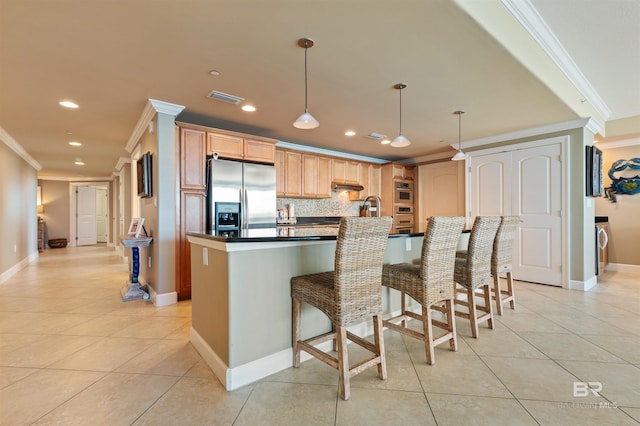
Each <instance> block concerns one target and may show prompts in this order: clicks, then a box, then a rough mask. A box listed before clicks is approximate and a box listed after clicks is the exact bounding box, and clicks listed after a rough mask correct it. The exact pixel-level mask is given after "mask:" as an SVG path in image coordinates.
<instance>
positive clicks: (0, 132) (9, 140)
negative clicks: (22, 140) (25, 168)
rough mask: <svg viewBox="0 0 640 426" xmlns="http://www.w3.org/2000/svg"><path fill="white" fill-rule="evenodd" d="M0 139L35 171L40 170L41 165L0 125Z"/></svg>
mask: <svg viewBox="0 0 640 426" xmlns="http://www.w3.org/2000/svg"><path fill="white" fill-rule="evenodd" d="M0 141H2V142H4V144H5V145H7V146H8V147H9V148H11V150H12V151H13V152H15V153H16V154H18V155H19V156H20V157H22V159H23V160H24V161H26V162H27V163H29V165H30V166H31V167H33V168H34V169H36V170H37V171H40V170H42V165H41V164H40V163H38V162H37V161H36V160H35V159H34V158H33V157H32V156H30V155H29V154H28V153H27V151H25V149H24V148H23V147H22V145H20V144H19V143H18V141H16V140H15V139H14V138H13V137H11V135H10V134H9V133H7V131H6V130H4V129H3V128H2V127H0Z"/></svg>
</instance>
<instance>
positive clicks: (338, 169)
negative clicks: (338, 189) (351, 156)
mask: <svg viewBox="0 0 640 426" xmlns="http://www.w3.org/2000/svg"><path fill="white" fill-rule="evenodd" d="M331 163H332V180H333V181H334V182H340V183H354V184H359V183H360V169H361V167H362V163H360V162H358V161H353V160H343V159H338V158H334V159H332V160H331Z"/></svg>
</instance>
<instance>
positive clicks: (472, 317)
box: [467, 289, 478, 338]
mask: <svg viewBox="0 0 640 426" xmlns="http://www.w3.org/2000/svg"><path fill="white" fill-rule="evenodd" d="M467 302H468V303H469V322H470V323H471V335H472V336H473V337H475V338H477V337H478V313H477V312H476V298H475V292H474V291H473V290H470V289H467Z"/></svg>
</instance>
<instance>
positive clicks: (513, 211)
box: [469, 144, 562, 286]
mask: <svg viewBox="0 0 640 426" xmlns="http://www.w3.org/2000/svg"><path fill="white" fill-rule="evenodd" d="M560 153H561V145H560V144H553V145H546V146H541V147H535V148H527V149H520V150H514V151H510V152H501V153H496V154H489V155H482V156H476V157H473V158H472V162H471V164H472V165H471V177H470V179H471V182H470V185H469V188H470V194H469V199H470V204H471V206H470V209H469V210H470V216H471V220H473V219H474V218H475V217H476V216H479V215H481V216H501V215H514V216H520V219H521V223H520V227H519V229H518V232H517V233H516V234H515V237H514V244H513V247H514V253H513V276H514V278H515V279H518V280H523V281H530V282H535V283H541V284H550V285H557V286H560V285H562V271H561V265H562V215H561V205H562V191H561V184H562V175H561V172H562V165H561V162H560Z"/></svg>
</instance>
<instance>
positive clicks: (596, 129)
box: [450, 117, 602, 151]
mask: <svg viewBox="0 0 640 426" xmlns="http://www.w3.org/2000/svg"><path fill="white" fill-rule="evenodd" d="M580 128H584V129H587V130H589V131H590V132H592V133H593V134H594V135H595V134H596V133H600V132H601V131H602V126H600V124H598V122H597V121H595V120H594V119H593V118H591V117H589V118H579V119H577V120H571V121H564V122H561V123H554V124H549V125H546V126H540V127H533V128H530V129H523V130H517V131H515V132H509V133H502V134H500V135H494V136H488V137H486V138H480V139H473V140H469V141H466V142H462V150H463V151H464V150H465V149H467V148H475V147H477V146H483V145H489V144H493V143H498V142H505V141H510V140H515V139H523V138H528V137H531V136H539V135H544V134H548V133H556V132H564V131H566V130H573V129H580ZM450 146H451V147H452V148H453V149H455V150H457V149H458V144H457V143H455V144H453V143H452V144H451V145H450Z"/></svg>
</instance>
